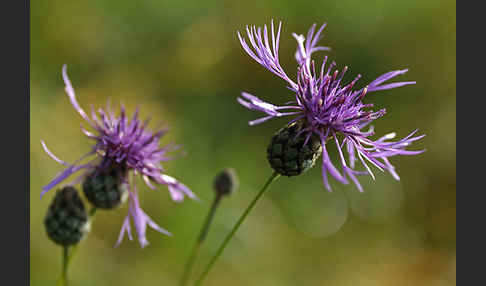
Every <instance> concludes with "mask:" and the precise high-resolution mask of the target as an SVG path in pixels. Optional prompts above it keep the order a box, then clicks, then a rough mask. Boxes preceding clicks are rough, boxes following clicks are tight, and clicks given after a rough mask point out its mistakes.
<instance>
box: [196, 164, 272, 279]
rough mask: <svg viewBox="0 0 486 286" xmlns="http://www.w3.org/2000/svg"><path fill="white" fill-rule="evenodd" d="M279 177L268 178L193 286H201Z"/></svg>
mask: <svg viewBox="0 0 486 286" xmlns="http://www.w3.org/2000/svg"><path fill="white" fill-rule="evenodd" d="M279 177H280V175H279V174H278V173H277V172H274V173H273V174H272V175H271V176H270V178H268V180H267V182H266V183H265V185H263V188H262V189H261V190H260V192H259V193H258V194H257V195H256V197H255V198H254V199H253V201H252V202H251V203H250V205H249V206H248V207H247V208H246V210H245V212H244V213H243V215H241V217H240V218H239V219H238V221H237V222H236V224H235V226H234V227H233V229H232V230H231V232H230V233H229V234H228V236H226V238H225V240H224V241H223V243H222V244H221V246H220V247H219V249H218V250H217V251H216V254H215V255H214V256H213V257H212V258H211V260H210V261H209V263H208V265H207V266H206V268H205V269H204V272H203V273H202V274H201V276H199V279H198V280H197V281H196V284H195V285H201V283H202V282H203V280H204V278H205V277H206V276H207V274H208V273H209V271H210V270H211V268H212V266H213V265H214V263H215V262H216V260H218V258H219V256H220V255H221V253H223V250H224V249H225V247H226V245H227V244H228V242H229V241H230V240H231V238H233V236H234V235H235V233H236V231H237V230H238V228H239V227H240V225H241V224H242V223H243V221H244V220H245V218H246V217H247V216H248V214H249V213H250V211H251V210H252V209H253V207H254V206H255V204H256V203H257V202H258V200H259V199H260V197H261V196H262V195H263V194H264V193H265V191H266V190H267V188H268V186H270V184H271V183H272V182H273V181H274V180H276V179H278V178H279Z"/></svg>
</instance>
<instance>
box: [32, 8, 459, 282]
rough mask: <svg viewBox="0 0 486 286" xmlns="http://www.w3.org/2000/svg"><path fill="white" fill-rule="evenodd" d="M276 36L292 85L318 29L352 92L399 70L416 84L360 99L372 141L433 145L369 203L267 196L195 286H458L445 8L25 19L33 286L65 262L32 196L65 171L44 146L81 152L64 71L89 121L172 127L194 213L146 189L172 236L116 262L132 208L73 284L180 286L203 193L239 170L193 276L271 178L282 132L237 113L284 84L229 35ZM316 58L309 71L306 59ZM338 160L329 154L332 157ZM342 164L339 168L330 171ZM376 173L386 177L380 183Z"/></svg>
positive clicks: (35, 12) (317, 181)
mask: <svg viewBox="0 0 486 286" xmlns="http://www.w3.org/2000/svg"><path fill="white" fill-rule="evenodd" d="M271 18H274V19H276V20H283V21H284V25H283V32H282V36H281V49H280V58H281V62H282V65H283V66H284V67H285V68H286V70H287V71H288V74H289V75H292V74H295V72H294V71H295V63H294V60H293V53H294V50H295V47H296V44H295V41H294V39H293V38H292V37H291V32H297V33H305V32H306V31H307V29H308V27H309V26H310V25H311V24H312V23H314V22H317V23H322V22H328V26H327V27H326V30H325V33H324V35H325V36H324V39H323V40H322V42H321V43H322V44H324V45H328V46H331V47H332V51H331V52H329V53H328V54H329V56H330V57H331V59H334V60H336V62H337V63H338V68H342V67H343V66H344V65H348V66H349V67H350V72H348V77H347V78H348V80H350V79H352V78H353V77H354V75H356V74H358V73H361V74H363V79H362V80H360V82H359V83H361V84H365V83H367V82H369V81H371V80H372V79H374V78H375V77H377V76H378V75H380V74H382V73H384V72H387V71H390V70H393V69H399V68H405V67H407V68H410V72H409V73H407V74H406V75H405V76H402V77H401V79H403V80H416V81H417V84H416V85H414V86H407V87H403V88H399V89H396V90H392V91H389V92H376V93H374V94H373V95H369V98H368V100H370V101H373V102H374V103H375V106H376V107H377V108H382V107H384V108H386V109H387V111H388V114H387V115H386V116H385V117H384V118H382V119H380V120H378V121H377V122H376V124H375V127H376V130H377V133H378V135H380V134H386V133H388V132H391V131H396V132H397V134H398V136H405V135H407V134H408V132H410V131H411V130H413V129H415V128H419V129H420V132H422V133H425V134H427V137H425V138H424V139H423V140H422V142H419V143H418V144H417V145H416V146H415V148H417V149H419V148H427V152H426V153H424V154H422V155H419V156H416V157H397V158H393V160H392V161H393V163H394V164H395V165H396V167H397V170H398V172H399V174H400V175H401V178H402V180H401V181H400V182H396V181H394V180H392V179H391V176H389V175H386V176H378V178H377V180H376V182H371V181H370V179H369V178H363V179H361V181H362V182H363V184H364V186H365V190H366V192H365V193H358V191H357V190H356V189H355V188H353V187H351V186H349V187H348V186H346V187H344V186H340V185H338V184H334V185H333V187H334V189H335V191H334V192H332V193H328V192H327V191H326V190H325V189H324V187H323V185H322V179H321V174H320V167H319V166H318V167H316V168H314V169H312V170H311V171H309V172H307V173H306V174H304V175H302V176H299V177H295V178H291V179H289V178H282V179H280V180H278V181H277V182H276V183H275V184H274V185H272V186H271V189H270V191H269V192H268V193H267V195H266V196H265V197H264V198H263V199H262V201H260V202H259V204H258V206H257V207H256V209H255V210H254V211H253V213H252V214H251V215H250V216H249V218H248V219H247V221H246V222H245V223H244V224H243V226H242V228H241V229H240V230H239V231H238V233H237V235H236V237H235V238H234V239H233V241H232V242H231V243H230V244H229V246H228V248H227V249H226V250H225V252H224V253H223V255H222V258H221V260H220V261H219V262H218V263H217V264H216V265H215V268H214V269H213V271H212V272H211V273H210V275H209V276H208V280H207V281H206V282H207V283H206V285H228V284H231V285H235V286H236V285H278V286H284V285H365V286H366V285H427V286H434V285H455V281H456V195H455V194H456V4H455V1H452V0H446V1H439V0H430V1H418V0H411V1H404V0H403V1H402V0H400V1H385V0H372V1H358V0H341V1H290V0H280V1H276V0H271V1H214V0H212V1H196V0H188V1H173V0H158V1H155V0H140V1H113V0H96V1H95V0H87V1H60V0H46V1H33V2H31V74H30V75H31V77H30V78H31V97H30V106H31V108H30V109H31V113H30V126H31V142H30V155H31V161H30V168H31V170H30V172H31V180H30V184H31V194H30V205H31V209H30V225H31V227H30V239H31V241H30V252H31V259H30V263H31V275H30V277H31V278H30V279H31V284H32V285H53V284H54V283H55V281H56V278H57V276H58V274H59V272H60V269H61V265H60V261H61V249H60V248H59V247H58V246H56V245H54V244H53V243H52V242H51V241H49V240H48V238H47V236H46V234H45V231H44V228H43V218H44V215H45V213H46V210H47V207H48V204H49V202H50V200H51V199H52V198H53V195H52V193H50V194H48V195H46V196H45V197H44V198H43V199H41V200H40V199H39V194H40V190H41V187H42V186H43V185H44V184H46V183H47V182H48V181H49V180H50V179H51V178H52V177H53V176H54V175H55V174H56V173H57V172H58V171H59V170H60V169H61V166H60V165H58V164H57V163H56V162H54V161H53V160H51V159H50V158H49V157H48V156H47V155H45V154H44V152H43V151H42V148H41V145H40V140H41V139H42V140H45V141H46V143H47V144H48V146H49V147H50V149H51V150H53V152H54V153H55V154H56V155H57V156H59V157H60V158H62V159H64V160H66V161H68V162H73V161H74V160H75V159H77V158H78V157H80V156H81V155H82V154H84V153H86V152H87V150H88V148H89V146H90V143H91V142H90V141H89V140H88V139H87V138H85V137H83V136H82V133H81V132H80V130H79V124H80V122H82V120H81V118H80V117H79V116H78V115H77V114H76V112H75V111H74V109H73V108H72V107H71V105H70V104H69V101H68V99H67V97H66V96H65V94H64V91H63V83H62V80H61V66H62V64H63V63H67V64H68V71H69V74H70V77H71V80H72V82H73V85H74V87H75V90H76V92H77V95H78V99H79V101H80V103H81V105H82V106H84V107H86V108H88V107H89V106H90V104H93V105H94V106H101V105H104V103H105V102H106V101H107V100H108V98H110V99H111V101H112V102H113V103H117V102H120V101H121V102H124V104H125V105H126V106H127V108H128V110H129V111H131V112H133V110H134V108H135V106H137V105H139V106H140V108H141V115H142V116H146V117H148V116H150V117H152V119H153V125H152V126H155V125H156V123H158V122H164V123H168V124H169V125H170V126H171V132H170V134H169V135H168V136H167V138H164V140H163V143H168V142H172V141H174V142H177V143H179V144H181V145H182V147H183V150H184V151H185V152H186V153H187V155H185V156H183V157H181V158H179V159H177V160H174V161H171V162H169V163H167V169H168V174H170V175H172V176H174V177H176V178H179V179H180V180H181V181H183V182H184V183H185V184H187V185H188V186H190V187H191V189H192V190H194V191H195V192H196V193H197V194H198V195H199V197H200V198H201V199H202V202H200V203H198V202H195V201H185V202H183V203H182V204H177V203H174V202H172V201H171V200H170V198H169V194H168V192H167V190H166V189H165V188H160V190H158V191H155V192H154V191H149V190H147V188H146V187H145V186H144V185H143V184H142V183H140V184H139V186H140V189H141V200H142V205H143V208H144V209H145V210H146V211H147V213H149V214H150V215H151V217H152V218H153V219H154V220H155V221H156V222H158V223H159V224H160V225H161V226H163V227H164V228H166V229H168V230H169V231H171V232H172V233H173V234H174V237H166V236H162V235H160V234H158V233H156V232H155V231H149V232H148V239H149V241H150V242H151V244H150V245H149V246H148V247H147V248H145V249H143V250H141V249H140V247H139V245H138V244H137V243H135V242H128V241H125V242H124V243H123V244H122V245H121V246H120V247H119V248H114V247H113V246H114V244H115V241H116V238H117V236H118V232H119V229H120V227H121V224H122V220H123V218H124V216H125V213H126V205H125V206H123V207H122V208H120V209H118V210H115V211H111V212H108V211H100V212H99V213H98V214H97V217H96V220H95V222H94V224H93V226H92V231H91V233H90V235H89V236H88V237H87V239H85V240H84V241H83V242H82V243H81V246H80V249H79V252H78V256H77V257H76V259H75V260H74V262H73V264H72V267H71V269H70V276H71V278H72V284H71V285H118V286H123V285H174V284H175V283H176V281H177V279H178V278H179V277H180V275H181V273H182V268H183V265H184V262H185V260H186V259H187V257H188V255H189V251H190V248H191V246H192V243H193V242H194V241H195V239H196V236H197V233H198V231H199V229H200V224H201V223H202V219H203V216H204V215H205V214H206V212H207V210H208V207H209V204H210V202H211V199H212V190H211V184H212V180H213V176H214V175H215V174H216V173H217V172H218V171H220V170H221V169H223V168H224V167H227V166H231V167H234V168H235V169H236V170H237V172H238V177H239V178H240V189H239V190H238V192H237V193H236V194H235V195H234V196H232V197H231V198H229V199H226V200H225V201H224V202H223V204H222V206H221V208H220V209H219V211H218V213H217V216H216V219H215V222H214V225H213V228H212V230H211V231H210V233H209V236H208V240H207V243H206V245H205V246H204V249H203V250H202V256H201V258H200V260H199V267H198V269H197V270H199V271H200V270H201V266H203V265H204V264H205V263H206V262H207V260H208V258H209V257H210V255H211V254H212V253H214V251H215V249H216V248H217V246H218V245H219V244H220V242H221V241H222V239H223V237H224V236H225V235H226V234H227V233H228V231H229V229H230V228H231V227H232V225H233V224H234V222H235V221H236V219H237V217H238V216H239V215H240V214H241V213H242V211H243V209H244V208H245V207H246V206H247V204H248V203H249V201H250V200H251V198H252V197H253V196H254V195H255V193H256V191H257V189H258V188H259V187H260V186H261V185H262V184H263V182H264V180H265V179H266V178H267V177H268V176H269V175H270V174H271V169H270V168H269V165H268V163H267V162H266V158H265V150H266V145H267V143H268V140H269V139H270V137H271V135H272V134H273V133H274V132H275V131H276V130H278V129H279V128H280V127H281V126H282V125H283V124H284V123H286V120H285V119H275V120H272V121H270V122H267V123H265V124H262V125H258V126H256V127H249V126H248V125H247V121H249V120H251V119H254V118H256V117H257V116H259V114H257V113H256V112H252V111H249V110H247V109H245V108H243V107H242V106H240V105H239V104H237V102H236V97H237V96H238V95H239V93H240V92H241V91H243V90H244V91H248V92H250V93H253V94H255V95H257V96H260V97H261V98H263V99H266V100H269V101H271V102H275V103H283V102H285V101H287V100H289V98H291V97H290V96H291V94H289V92H288V90H287V89H286V88H285V87H284V84H283V82H282V81H281V80H280V79H278V78H276V77H275V76H273V75H272V74H271V73H269V72H267V71H265V70H264V69H263V68H262V67H260V66H259V65H258V64H256V63H255V62H254V61H252V60H251V59H250V58H249V57H248V56H247V55H246V54H244V52H243V50H242V49H241V47H240V45H239V42H238V39H237V37H236V30H238V29H243V28H244V26H245V25H246V24H257V25H263V24H266V23H269V21H270V19H271ZM322 56H323V53H320V54H317V55H316V59H318V58H319V57H322ZM331 152H335V150H332V151H331ZM334 155H336V154H334ZM378 172H379V171H378Z"/></svg>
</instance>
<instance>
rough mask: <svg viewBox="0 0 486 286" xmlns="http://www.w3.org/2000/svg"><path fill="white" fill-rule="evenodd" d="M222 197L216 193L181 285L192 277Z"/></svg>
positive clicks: (185, 269)
mask: <svg viewBox="0 0 486 286" xmlns="http://www.w3.org/2000/svg"><path fill="white" fill-rule="evenodd" d="M221 198H222V196H221V194H219V193H216V195H215V196H214V200H213V203H212V205H211V208H210V209H209V213H208V214H207V216H206V219H205V221H204V224H203V227H202V229H201V233H200V234H199V237H198V239H197V241H196V244H195V245H194V248H193V249H192V252H191V256H190V257H189V260H188V261H187V264H186V266H185V268H184V273H183V274H182V278H181V281H180V282H179V285H180V286H184V285H186V284H187V281H189V278H190V277H191V272H192V268H193V266H194V263H195V262H196V260H197V257H198V256H199V251H200V249H201V245H202V243H203V242H204V239H205V238H206V235H207V234H208V231H209V227H210V226H211V222H212V220H213V217H214V214H215V213H216V209H217V207H218V205H219V202H220V201H221Z"/></svg>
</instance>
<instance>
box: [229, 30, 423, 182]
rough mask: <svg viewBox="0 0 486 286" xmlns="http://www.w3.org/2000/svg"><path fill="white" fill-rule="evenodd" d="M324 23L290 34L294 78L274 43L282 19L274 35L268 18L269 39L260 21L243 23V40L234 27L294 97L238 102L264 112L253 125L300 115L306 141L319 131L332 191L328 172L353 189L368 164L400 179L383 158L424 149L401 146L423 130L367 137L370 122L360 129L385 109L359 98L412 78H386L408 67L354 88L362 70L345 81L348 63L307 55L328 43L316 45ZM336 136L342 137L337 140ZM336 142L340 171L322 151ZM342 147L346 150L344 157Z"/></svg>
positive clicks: (247, 98) (252, 53)
mask: <svg viewBox="0 0 486 286" xmlns="http://www.w3.org/2000/svg"><path fill="white" fill-rule="evenodd" d="M325 26H326V24H323V25H322V26H321V27H320V28H319V30H317V32H316V25H315V24H314V25H312V27H311V28H310V29H309V31H308V33H307V37H304V36H303V35H297V34H295V33H294V34H293V36H294V38H295V39H296V41H297V51H296V53H295V59H296V61H297V65H298V68H297V80H296V81H293V80H292V79H290V78H289V77H288V76H287V74H286V73H285V71H284V70H283V68H282V67H281V65H280V63H279V56H278V48H279V38H280V31H281V27H282V23H281V22H280V23H279V26H278V30H277V34H276V35H275V27H274V25H273V21H272V23H271V34H270V36H271V39H269V31H268V29H267V26H266V25H265V26H264V27H263V29H262V28H260V27H258V28H257V27H255V26H252V27H247V28H246V34H247V37H248V40H249V44H248V43H247V41H246V40H245V39H244V38H243V37H242V36H241V34H240V33H239V32H238V38H239V40H240V42H241V45H242V47H243V49H244V50H245V51H246V53H247V54H248V55H249V56H250V57H252V58H253V59H254V60H255V61H256V62H258V63H259V64H260V65H262V66H263V67H265V68H266V69H268V70H269V71H271V72H272V73H274V74H276V75H277V76H279V77H280V78H282V79H283V80H285V81H286V82H287V84H288V89H290V90H291V91H292V92H293V93H294V94H295V100H293V101H290V102H288V103H287V104H286V105H283V106H277V105H273V104H271V103H267V102H265V101H263V100H261V99H259V98H257V97H255V96H253V95H251V94H248V93H246V92H242V97H239V98H238V102H239V103H240V104H241V105H243V106H245V107H246V108H248V109H252V110H257V111H260V112H263V113H265V114H266V115H265V116H264V117H262V118H259V119H256V120H253V121H250V122H249V124H250V125H255V124H259V123H262V122H264V121H267V120H269V119H271V118H274V117H281V116H289V115H292V116H294V118H293V119H292V120H291V121H290V122H289V124H290V123H292V122H295V121H297V120H302V121H304V122H305V128H304V129H303V130H302V132H303V133H304V134H306V136H307V137H306V142H307V140H309V138H310V137H311V135H312V134H316V135H318V136H319V138H320V141H321V145H322V159H323V160H322V176H323V181H324V185H325V186H326V188H327V189H328V190H329V191H331V186H330V184H329V181H328V178H327V174H328V173H329V174H330V175H331V176H332V177H334V178H335V179H336V180H338V181H339V182H341V183H343V184H347V183H348V179H351V180H352V181H353V182H354V184H355V185H356V186H357V188H358V189H359V190H360V191H362V190H363V189H362V187H361V185H360V183H359V181H358V180H357V178H356V176H357V175H370V176H371V177H372V178H373V179H374V178H375V177H374V174H373V172H372V171H371V169H370V167H369V166H368V163H369V164H371V165H374V166H375V167H377V168H378V169H379V170H381V171H388V172H389V173H390V174H391V175H392V176H393V177H394V178H395V179H396V180H399V177H398V175H397V173H396V172H395V167H394V166H393V165H392V164H391V163H390V162H389V160H388V158H389V157H391V156H395V155H416V154H420V153H422V152H424V151H425V150H421V151H409V150H405V148H406V147H407V146H408V145H410V143H412V142H413V141H416V140H419V139H421V138H423V137H424V136H425V135H421V136H415V137H414V135H415V133H416V132H417V130H415V131H413V132H412V133H411V134H410V135H408V136H407V137H405V138H403V139H401V140H398V141H389V140H391V139H393V138H394V137H395V133H390V134H388V135H385V136H383V137H381V138H379V139H378V140H372V139H370V138H369V137H370V136H372V135H374V130H373V127H372V126H371V127H370V128H369V129H368V130H366V131H363V128H364V127H366V126H367V125H369V124H370V123H371V122H372V121H373V120H375V119H377V118H380V117H382V116H383V115H385V109H381V110H378V111H373V110H370V108H372V107H373V104H370V103H364V102H363V99H364V97H365V95H366V94H367V93H369V92H373V91H378V90H386V89H392V88H396V87H400V86H403V85H408V84H414V83H415V82H414V81H413V82H412V81H409V82H394V83H385V82H386V81H388V80H390V79H392V78H394V77H396V76H398V75H401V74H404V73H405V72H407V70H406V69H405V70H397V71H391V72H388V73H385V74H383V75H381V76H379V77H378V78H377V79H375V80H374V81H372V82H371V83H369V84H368V85H367V86H365V87H363V88H361V89H357V90H355V89H353V87H354V85H355V84H356V82H357V81H358V79H360V77H361V75H358V76H356V77H355V78H354V79H353V80H352V81H351V82H349V83H348V84H344V83H343V82H342V79H343V77H344V74H345V73H346V71H347V69H348V67H344V68H343V70H342V71H341V72H339V71H338V70H334V71H333V69H334V67H335V66H336V63H335V62H332V63H331V64H329V65H328V66H327V67H326V63H327V56H326V57H324V60H323V62H322V64H321V68H320V70H318V67H317V68H316V63H315V62H314V60H312V59H311V55H312V53H314V52H316V51H325V50H329V48H327V47H321V46H317V42H318V41H319V39H321V34H322V31H323V30H324V27H325ZM338 135H339V137H341V138H342V139H341V141H339V139H338ZM332 138H334V142H335V144H336V147H337V150H338V154H339V162H340V165H341V166H340V167H341V171H340V170H338V168H336V167H335V166H334V164H333V163H332V162H331V159H330V157H329V154H328V151H327V150H326V142H327V140H332ZM343 148H344V149H345V151H347V154H348V156H347V157H348V158H347V160H346V158H345V156H344V152H343ZM357 160H359V161H360V162H361V163H362V165H363V166H364V169H365V171H358V170H356V169H355V165H356V164H355V163H356V161H357Z"/></svg>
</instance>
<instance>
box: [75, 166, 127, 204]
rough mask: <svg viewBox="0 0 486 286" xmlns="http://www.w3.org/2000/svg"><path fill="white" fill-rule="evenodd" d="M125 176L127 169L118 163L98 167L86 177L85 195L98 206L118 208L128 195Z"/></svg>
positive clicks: (84, 184)
mask: <svg viewBox="0 0 486 286" xmlns="http://www.w3.org/2000/svg"><path fill="white" fill-rule="evenodd" d="M125 178H126V171H125V170H124V168H122V167H120V166H117V165H112V166H110V167H108V168H106V169H97V170H95V171H93V172H92V173H91V174H89V175H88V176H86V178H85V179H84V182H83V191H84V195H85V196H86V198H87V199H88V201H89V202H90V203H91V204H92V205H93V206H95V207H97V208H101V209H113V208H116V207H117V206H119V205H120V204H121V203H122V202H124V201H125V200H126V199H127V197H128V191H127V183H126V182H125V181H126V180H125Z"/></svg>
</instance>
